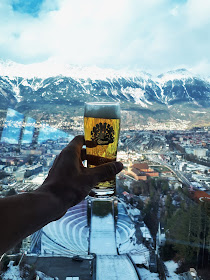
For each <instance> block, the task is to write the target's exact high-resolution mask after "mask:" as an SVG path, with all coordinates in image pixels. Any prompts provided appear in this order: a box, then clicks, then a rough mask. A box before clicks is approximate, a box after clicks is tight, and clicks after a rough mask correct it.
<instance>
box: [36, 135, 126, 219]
mask: <svg viewBox="0 0 210 280" xmlns="http://www.w3.org/2000/svg"><path fill="white" fill-rule="evenodd" d="M84 144H85V140H84V136H81V135H80V136H76V137H75V138H74V139H73V140H72V141H71V142H70V143H69V144H68V146H67V147H66V148H64V149H63V150H62V152H61V153H60V155H59V156H58V157H57V158H56V159H55V161H54V164H53V166H52V168H51V169H50V171H49V174H48V177H47V178H46V180H45V181H44V183H43V185H42V186H41V187H40V188H39V189H40V190H45V191H47V192H50V193H51V194H53V195H54V196H56V198H57V199H59V200H60V205H61V208H62V214H64V213H65V212H66V211H67V209H68V208H69V207H72V206H74V205H76V204H77V203H79V202H80V201H82V200H83V199H84V198H85V197H86V196H87V195H88V194H89V192H90V191H91V189H92V188H93V187H94V186H95V185H97V183H99V182H103V181H107V180H110V179H112V178H113V177H114V176H115V175H116V174H117V173H118V172H120V171H121V170H122V168H123V165H122V163H121V162H110V163H106V164H103V165H100V166H97V167H94V168H85V167H84V166H83V164H82V161H83V160H84V159H86V154H85V151H84V149H82V146H83V145H84Z"/></svg>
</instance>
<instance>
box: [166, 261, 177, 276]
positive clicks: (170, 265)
mask: <svg viewBox="0 0 210 280" xmlns="http://www.w3.org/2000/svg"><path fill="white" fill-rule="evenodd" d="M165 265H166V267H167V269H168V272H169V276H168V277H167V279H171V280H179V276H178V275H177V274H176V273H175V272H174V271H175V270H176V269H177V268H178V264H177V263H175V262H174V261H167V262H165Z"/></svg>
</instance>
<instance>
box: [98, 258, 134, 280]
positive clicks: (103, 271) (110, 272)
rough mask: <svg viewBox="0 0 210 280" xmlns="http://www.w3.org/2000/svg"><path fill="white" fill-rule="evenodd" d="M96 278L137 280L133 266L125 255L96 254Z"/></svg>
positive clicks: (100, 279) (101, 279) (104, 279)
mask: <svg viewBox="0 0 210 280" xmlns="http://www.w3.org/2000/svg"><path fill="white" fill-rule="evenodd" d="M96 264H97V267H96V280H107V279H112V280H128V279H132V280H138V276H137V273H136V271H135V268H134V266H133V264H132V262H131V261H130V259H129V258H128V257H127V256H126V255H120V256H119V255H116V256H97V260H96Z"/></svg>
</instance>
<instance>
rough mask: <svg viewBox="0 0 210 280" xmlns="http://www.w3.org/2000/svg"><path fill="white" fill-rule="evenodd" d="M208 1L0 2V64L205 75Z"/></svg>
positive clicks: (209, 61)
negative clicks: (53, 63)
mask: <svg viewBox="0 0 210 280" xmlns="http://www.w3.org/2000/svg"><path fill="white" fill-rule="evenodd" d="M209 15H210V0H89V1H87V0H76V1H75V0H1V1H0V59H1V60H3V61H7V60H12V61H15V62H17V63H22V64H31V63H40V62H43V61H47V60H49V61H50V60H54V61H59V62H64V63H68V64H72V65H79V66H98V67H102V68H113V69H122V68H126V69H130V70H136V69H140V70H143V71H147V72H149V73H157V74H160V73H162V72H165V71H169V70H174V69H177V68H187V69H189V70H192V71H194V72H195V73H198V74H205V75H208V76H209V69H210V68H209V66H210V51H209V49H210V36H209V30H210V16H209Z"/></svg>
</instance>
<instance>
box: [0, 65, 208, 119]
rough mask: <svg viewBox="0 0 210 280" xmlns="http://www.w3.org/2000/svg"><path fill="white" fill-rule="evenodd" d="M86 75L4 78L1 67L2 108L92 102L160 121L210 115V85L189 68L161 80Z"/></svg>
mask: <svg viewBox="0 0 210 280" xmlns="http://www.w3.org/2000/svg"><path fill="white" fill-rule="evenodd" d="M0 65H2V64H0ZM16 66H17V65H16ZM7 67H10V66H7ZM97 69H98V68H94V71H95V72H97ZM16 70H17V69H16ZM42 70H43V69H42ZM77 70H78V68H77ZM81 71H83V73H82V74H81V76H82V77H83V78H81V77H80V78H79V74H78V73H79V72H78V73H77V74H75V76H74V77H73V76H72V77H69V76H64V75H61V74H60V75H55V76H50V77H46V78H41V77H34V76H31V77H30V78H26V77H21V76H20V74H21V73H18V71H17V72H13V74H14V73H15V74H16V75H11V76H7V75H2V74H6V72H4V73H3V72H2V71H1V67H0V108H2V109H5V108H6V107H11V108H20V109H21V110H26V108H27V110H29V111H30V110H34V108H39V110H42V107H43V106H44V105H45V110H46V108H48V107H49V111H50V110H54V107H55V105H56V106H58V105H59V106H61V105H64V106H67V107H68V106H71V107H75V106H79V107H80V108H82V107H83V106H84V102H88V101H120V102H121V104H122V107H123V108H125V109H126V110H131V111H133V110H136V112H137V114H143V115H144V114H146V115H147V116H148V114H149V113H148V112H150V115H153V116H155V118H157V116H158V113H155V112H162V113H161V114H162V116H165V117H163V119H164V118H166V117H167V118H177V116H179V114H178V112H180V114H181V115H183V116H184V115H185V113H186V112H187V111H189V112H188V113H187V114H186V117H185V119H188V118H189V114H191V115H192V114H194V115H195V116H196V117H198V115H199V114H198V113H197V112H199V111H202V112H201V114H200V115H202V116H200V118H206V117H208V114H206V112H205V110H207V109H208V108H209V107H210V82H209V81H208V80H207V79H203V78H201V77H200V76H195V75H194V74H192V73H191V72H190V71H188V70H186V69H178V70H173V71H168V72H167V73H163V74H160V75H158V76H157V77H154V76H152V75H150V74H148V73H145V72H141V73H139V75H134V74H133V76H132V75H131V74H129V73H128V72H127V74H126V75H125V76H122V75H119V72H117V74H115V72H114V70H113V71H112V72H110V71H109V72H108V73H109V75H108V74H107V75H105V74H106V73H107V72H105V70H103V71H102V70H101V71H102V72H100V73H98V76H97V75H96V74H95V72H94V73H93V72H92V74H91V73H90V75H89V77H88V76H87V77H86V78H85V75H87V74H88V72H87V69H85V70H84V69H82V70H81ZM74 73H76V72H74ZM84 73H85V75H84ZM122 73H123V72H122ZM30 75H31V74H30ZM30 75H29V76H30ZM91 75H92V77H94V78H91ZM23 76H24V75H23ZM97 77H102V78H97ZM43 108H44V107H43ZM183 108H184V112H182V110H183ZM65 110H66V109H65ZM163 112H165V114H164V113H163ZM193 112H196V113H193ZM63 113H65V112H63ZM207 113H208V112H207ZM196 117H195V118H196ZM183 118H184V117H183ZM193 118H194V117H193Z"/></svg>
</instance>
